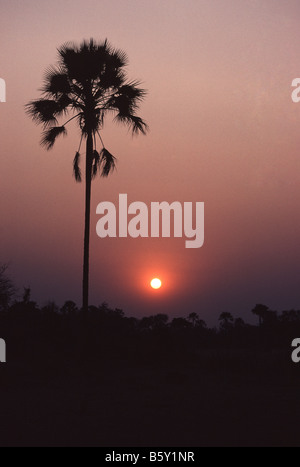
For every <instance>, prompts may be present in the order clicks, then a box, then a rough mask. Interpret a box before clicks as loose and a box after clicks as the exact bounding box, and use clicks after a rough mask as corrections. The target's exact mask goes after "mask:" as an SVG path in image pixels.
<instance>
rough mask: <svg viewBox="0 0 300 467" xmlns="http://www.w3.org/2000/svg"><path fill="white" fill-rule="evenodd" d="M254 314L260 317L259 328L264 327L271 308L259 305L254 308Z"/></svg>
mask: <svg viewBox="0 0 300 467" xmlns="http://www.w3.org/2000/svg"><path fill="white" fill-rule="evenodd" d="M252 313H253V314H254V315H256V316H258V319H259V326H262V325H263V323H264V322H265V321H266V319H267V315H268V313H269V307H268V306H266V305H262V304H258V305H256V306H255V307H254V308H253V310H252Z"/></svg>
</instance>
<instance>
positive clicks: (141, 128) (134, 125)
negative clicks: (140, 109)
mask: <svg viewBox="0 0 300 467" xmlns="http://www.w3.org/2000/svg"><path fill="white" fill-rule="evenodd" d="M115 120H116V121H118V122H121V123H125V124H126V125H128V126H129V127H130V128H131V130H132V134H133V135H136V134H138V133H142V134H143V135H145V134H146V133H147V131H148V129H149V128H148V125H147V123H146V122H144V120H143V119H142V118H141V117H137V116H136V115H131V114H128V115H123V114H121V113H119V114H118V115H116V117H115Z"/></svg>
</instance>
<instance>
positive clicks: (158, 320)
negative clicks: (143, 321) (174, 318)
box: [153, 313, 169, 329]
mask: <svg viewBox="0 0 300 467" xmlns="http://www.w3.org/2000/svg"><path fill="white" fill-rule="evenodd" d="M168 321H169V317H168V315H165V314H163V313H159V314H157V315H154V316H153V327H154V328H155V329H162V328H164V327H166V326H167V323H168Z"/></svg>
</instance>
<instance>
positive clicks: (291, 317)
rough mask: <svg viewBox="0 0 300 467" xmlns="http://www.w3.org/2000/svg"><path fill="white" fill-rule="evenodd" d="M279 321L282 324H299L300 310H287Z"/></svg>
mask: <svg viewBox="0 0 300 467" xmlns="http://www.w3.org/2000/svg"><path fill="white" fill-rule="evenodd" d="M279 321H281V322H282V323H299V322H300V310H285V311H283V312H282V313H281V315H280V316H279Z"/></svg>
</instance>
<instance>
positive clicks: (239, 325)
mask: <svg viewBox="0 0 300 467" xmlns="http://www.w3.org/2000/svg"><path fill="white" fill-rule="evenodd" d="M245 326H246V323H245V321H244V320H243V319H242V318H237V319H236V320H235V321H234V327H235V328H236V329H242V328H244V327H245Z"/></svg>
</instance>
